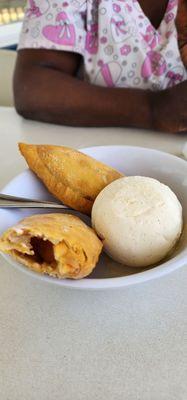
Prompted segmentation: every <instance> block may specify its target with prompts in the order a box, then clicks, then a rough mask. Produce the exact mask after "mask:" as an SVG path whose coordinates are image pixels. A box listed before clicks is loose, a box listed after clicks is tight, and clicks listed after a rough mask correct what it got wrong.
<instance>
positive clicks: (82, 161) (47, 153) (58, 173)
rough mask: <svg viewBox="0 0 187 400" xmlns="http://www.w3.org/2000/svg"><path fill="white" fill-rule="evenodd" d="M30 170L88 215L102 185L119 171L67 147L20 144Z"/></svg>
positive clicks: (51, 188) (71, 205) (69, 202)
mask: <svg viewBox="0 0 187 400" xmlns="http://www.w3.org/2000/svg"><path fill="white" fill-rule="evenodd" d="M19 149H20V151H21V153H22V155H23V156H24V157H25V159H26V161H27V164H28V166H29V167H30V169H31V170H32V171H33V172H35V174H36V175H37V176H38V177H39V178H40V179H41V180H42V182H43V183H44V184H45V186H46V187H47V189H48V190H49V191H50V192H51V193H52V194H53V195H54V196H55V197H57V199H59V200H60V201H62V202H63V203H64V204H66V205H68V206H70V207H72V208H74V209H75V210H78V211H81V212H82V213H85V214H88V215H90V213H91V209H92V206H93V202H94V200H95V199H96V197H97V195H98V194H99V193H100V191H101V190H102V189H104V187H105V186H107V185H108V184H109V183H111V182H112V181H114V180H116V179H118V178H121V177H122V174H121V173H119V172H118V171H116V170H114V169H112V168H111V167H108V166H107V165H104V164H102V163H100V162H98V161H96V160H94V159H93V158H91V157H89V156H87V155H85V154H83V153H80V152H79V151H76V150H73V149H71V148H68V147H62V146H52V145H31V144H25V143H20V144H19Z"/></svg>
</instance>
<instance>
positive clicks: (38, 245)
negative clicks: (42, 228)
mask: <svg viewBox="0 0 187 400" xmlns="http://www.w3.org/2000/svg"><path fill="white" fill-rule="evenodd" d="M31 246H32V248H33V251H34V257H35V259H36V261H37V262H38V263H43V262H45V263H47V264H54V263H55V257H54V251H53V244H52V243H51V242H50V241H49V240H43V239H41V238H39V237H32V238H31Z"/></svg>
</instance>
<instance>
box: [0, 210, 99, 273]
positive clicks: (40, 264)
mask: <svg viewBox="0 0 187 400" xmlns="http://www.w3.org/2000/svg"><path fill="white" fill-rule="evenodd" d="M33 240H34V241H35V242H36V241H38V243H39V245H40V246H41V243H42V249H43V250H42V251H43V253H42V254H43V257H44V258H40V257H39V256H38V255H37V251H35V247H34V246H33ZM0 250H1V251H2V252H4V253H7V254H10V255H11V256H12V257H13V258H15V259H16V260H17V261H19V262H21V263H22V264H24V265H26V266H27V267H29V268H30V269H32V270H34V271H36V272H39V273H42V274H48V275H51V276H54V277H58V278H72V279H80V278H83V277H85V276H87V275H89V274H90V273H91V272H92V270H93V269H94V267H95V266H96V263H97V261H98V258H99V255H100V253H101V250H102V242H101V241H100V240H99V238H98V237H97V235H96V234H95V232H94V231H93V229H91V228H89V227H88V226H87V225H86V224H85V223H84V222H82V221H81V220H80V219H79V218H77V217H75V216H73V215H69V214H56V213H54V214H40V215H33V216H31V217H27V218H25V219H23V220H22V221H20V222H19V223H18V224H17V225H15V226H14V227H12V228H10V229H8V230H7V231H6V232H5V233H4V234H3V235H2V237H1V238H0ZM49 253H50V254H49Z"/></svg>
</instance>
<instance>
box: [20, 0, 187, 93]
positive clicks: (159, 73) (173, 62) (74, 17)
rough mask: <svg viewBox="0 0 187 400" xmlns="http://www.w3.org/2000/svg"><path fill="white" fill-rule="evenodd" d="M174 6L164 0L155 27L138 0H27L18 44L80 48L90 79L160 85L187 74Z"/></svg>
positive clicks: (153, 87) (175, 0) (130, 85)
mask: <svg viewBox="0 0 187 400" xmlns="http://www.w3.org/2000/svg"><path fill="white" fill-rule="evenodd" d="M177 9H178V0H168V6H167V9H166V12H165V15H164V17H163V20H162V22H161V24H160V26H159V28H158V29H155V28H154V26H153V25H152V24H151V22H150V20H149V19H148V17H146V15H145V14H144V12H143V10H142V8H141V6H140V4H139V2H138V0H28V3H27V7H26V14H25V19H24V23H23V29H22V33H21V37H20V43H19V49H23V48H35V49H39V48H45V49H56V50H62V51H71V52H76V53H79V54H81V55H82V56H83V59H84V77H85V79H86V80H87V81H89V82H90V83H92V84H96V85H100V86H108V87H128V88H140V89H151V90H162V89H165V88H168V87H172V86H173V85H176V84H178V83H179V82H181V81H183V80H186V79H187V70H186V69H185V67H184V65H183V62H182V59H181V56H180V51H179V48H178V40H177V30H176V26H175V19H176V15H177Z"/></svg>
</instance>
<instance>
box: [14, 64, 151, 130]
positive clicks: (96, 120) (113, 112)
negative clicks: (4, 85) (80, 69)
mask: <svg viewBox="0 0 187 400" xmlns="http://www.w3.org/2000/svg"><path fill="white" fill-rule="evenodd" d="M19 74H20V79H19V77H18V76H15V92H16V96H15V102H16V108H17V110H18V112H20V113H21V114H22V115H23V116H25V117H26V118H30V119H36V120H40V121H44V122H51V123H58V124H62V125H74V126H132V127H140V128H151V101H150V93H149V92H147V91H142V90H136V89H118V88H103V87H98V86H95V85H90V84H89V83H86V82H83V81H80V80H78V79H77V78H74V77H73V76H70V75H68V74H64V73H63V72H61V71H58V70H55V69H51V68H46V67H40V66H37V67H35V70H34V68H33V71H32V68H31V70H30V72H29V73H27V74H28V75H29V76H28V75H27V79H24V74H25V72H24V71H23V74H22V73H21V71H19ZM21 79H22V85H19V87H18V82H21Z"/></svg>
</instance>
